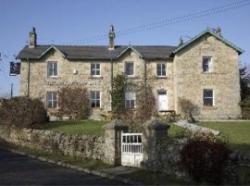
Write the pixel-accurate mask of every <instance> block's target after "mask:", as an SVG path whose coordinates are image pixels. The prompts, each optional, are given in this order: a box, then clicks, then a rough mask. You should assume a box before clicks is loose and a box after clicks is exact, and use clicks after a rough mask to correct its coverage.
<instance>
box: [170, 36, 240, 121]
mask: <svg viewBox="0 0 250 186" xmlns="http://www.w3.org/2000/svg"><path fill="white" fill-rule="evenodd" d="M203 56H212V60H213V71H212V72H210V73H204V72H202V63H201V61H202V57H203ZM174 74H175V78H174V84H175V86H174V87H175V110H176V111H177V112H179V110H180V108H179V105H178V98H186V99H189V100H191V101H192V102H193V103H194V104H195V105H197V106H198V107H199V109H200V115H199V118H200V119H231V118H240V117H241V109H240V106H239V102H240V83H239V81H240V80H239V56H238V53H237V51H235V50H233V49H232V48H231V47H229V46H227V45H225V44H224V43H223V42H221V41H219V40H218V39H216V38H215V37H213V36H205V37H203V38H201V39H200V40H198V41H196V42H195V43H193V44H192V45H190V46H188V47H187V48H186V49H184V50H183V51H181V52H180V53H179V54H177V55H176V56H175V58H174ZM207 88H208V89H213V90H214V106H213V107H205V106H203V104H202V102H203V99H202V98H203V89H207Z"/></svg>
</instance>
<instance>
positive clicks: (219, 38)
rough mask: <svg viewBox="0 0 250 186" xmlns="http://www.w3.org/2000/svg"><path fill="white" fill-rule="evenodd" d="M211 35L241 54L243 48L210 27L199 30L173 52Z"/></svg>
mask: <svg viewBox="0 0 250 186" xmlns="http://www.w3.org/2000/svg"><path fill="white" fill-rule="evenodd" d="M207 34H208V35H211V36H213V37H215V38H216V39H218V40H220V41H221V42H223V43H224V44H225V45H227V46H229V47H231V48H232V49H234V50H236V51H237V52H238V54H239V55H240V54H242V53H243V52H244V50H242V49H241V48H239V47H237V46H236V45H235V44H233V43H232V42H230V41H228V40H226V39H225V38H223V37H222V36H219V35H218V34H216V33H214V32H212V31H211V30H210V29H207V30H205V31H203V32H201V33H200V34H199V35H197V36H195V37H194V38H192V39H191V40H189V41H187V42H186V43H184V44H183V45H181V46H179V47H178V48H176V49H175V50H174V51H173V53H174V54H176V53H178V52H180V51H182V50H183V49H185V48H186V47H188V46H190V45H191V44H193V43H195V42H196V41H197V40H199V39H201V38H202V37H204V36H206V35H207Z"/></svg>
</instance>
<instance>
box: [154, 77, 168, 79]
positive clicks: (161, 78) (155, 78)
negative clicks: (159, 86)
mask: <svg viewBox="0 0 250 186" xmlns="http://www.w3.org/2000/svg"><path fill="white" fill-rule="evenodd" d="M167 78H168V77H167V76H155V79H167Z"/></svg>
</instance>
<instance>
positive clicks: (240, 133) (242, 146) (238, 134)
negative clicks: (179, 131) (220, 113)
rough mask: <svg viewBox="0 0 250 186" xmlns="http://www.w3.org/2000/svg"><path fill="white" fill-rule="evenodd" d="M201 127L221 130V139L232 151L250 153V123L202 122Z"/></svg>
mask: <svg viewBox="0 0 250 186" xmlns="http://www.w3.org/2000/svg"><path fill="white" fill-rule="evenodd" d="M200 125H201V126H204V127H208V128H211V129H215V130H219V131H220V132H221V134H220V138H222V139H224V140H226V141H227V142H228V143H229V146H230V147H231V148H232V149H235V150H240V151H242V152H247V153H250V122H230V121H229V122H202V123H201V124H200Z"/></svg>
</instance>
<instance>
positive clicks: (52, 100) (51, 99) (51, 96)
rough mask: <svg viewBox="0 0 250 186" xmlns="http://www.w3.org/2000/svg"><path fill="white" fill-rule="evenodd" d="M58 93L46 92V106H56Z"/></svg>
mask: <svg viewBox="0 0 250 186" xmlns="http://www.w3.org/2000/svg"><path fill="white" fill-rule="evenodd" d="M57 104H58V95H57V92H54V91H50V92H47V106H48V108H57Z"/></svg>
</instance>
